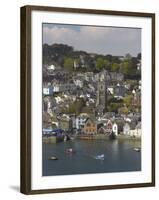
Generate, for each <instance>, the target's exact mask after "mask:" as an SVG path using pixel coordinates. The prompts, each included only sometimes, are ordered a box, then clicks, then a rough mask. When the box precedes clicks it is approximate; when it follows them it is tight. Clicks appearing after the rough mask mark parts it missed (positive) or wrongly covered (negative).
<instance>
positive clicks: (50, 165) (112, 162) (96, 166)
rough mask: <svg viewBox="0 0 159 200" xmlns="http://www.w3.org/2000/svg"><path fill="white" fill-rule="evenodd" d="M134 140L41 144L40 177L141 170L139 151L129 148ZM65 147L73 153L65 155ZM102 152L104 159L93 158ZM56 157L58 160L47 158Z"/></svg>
mask: <svg viewBox="0 0 159 200" xmlns="http://www.w3.org/2000/svg"><path fill="white" fill-rule="evenodd" d="M139 146H140V142H138V141H118V140H105V141H101V140H90V141H88V140H74V141H67V142H61V143H57V144H43V176H51V175H69V174H88V173H106V172H126V171H139V170H141V153H140V152H136V151H134V150H133V148H134V147H139ZM67 148H73V149H74V150H75V151H76V153H75V154H72V155H68V154H66V153H65V150H66V149H67ZM100 154H104V160H96V159H95V158H94V157H95V156H97V155H100ZM51 156H56V157H57V158H58V160H49V159H48V158H49V157H51Z"/></svg>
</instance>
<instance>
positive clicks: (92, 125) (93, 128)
mask: <svg viewBox="0 0 159 200" xmlns="http://www.w3.org/2000/svg"><path fill="white" fill-rule="evenodd" d="M83 133H84V134H88V135H95V134H97V123H96V121H95V120H94V119H93V118H87V120H86V121H85V124H84V128H83Z"/></svg>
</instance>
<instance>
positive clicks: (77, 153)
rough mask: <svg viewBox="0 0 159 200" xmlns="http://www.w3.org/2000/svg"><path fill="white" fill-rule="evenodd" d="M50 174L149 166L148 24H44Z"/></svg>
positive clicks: (45, 160)
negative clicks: (145, 137) (144, 41)
mask: <svg viewBox="0 0 159 200" xmlns="http://www.w3.org/2000/svg"><path fill="white" fill-rule="evenodd" d="M42 31H43V41H42V45H43V47H42V49H43V94H42V96H43V99H42V103H43V132H42V134H43V137H42V140H43V176H51V175H71V174H88V173H106V172H128V171H140V170H141V150H142V148H141V146H142V145H141V144H142V141H141V135H142V127H141V121H142V119H141V109H142V108H141V97H142V93H141V68H142V65H141V56H142V55H141V29H139V28H120V27H100V26H82V25H67V24H43V25H42Z"/></svg>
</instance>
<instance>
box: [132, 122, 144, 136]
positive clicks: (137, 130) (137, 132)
mask: <svg viewBox="0 0 159 200" xmlns="http://www.w3.org/2000/svg"><path fill="white" fill-rule="evenodd" d="M130 135H131V136H134V137H141V122H139V123H138V124H137V125H136V127H135V129H134V130H130Z"/></svg>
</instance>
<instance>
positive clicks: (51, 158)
mask: <svg viewBox="0 0 159 200" xmlns="http://www.w3.org/2000/svg"><path fill="white" fill-rule="evenodd" d="M49 160H58V158H57V157H56V156H51V157H49Z"/></svg>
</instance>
